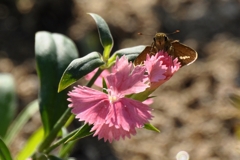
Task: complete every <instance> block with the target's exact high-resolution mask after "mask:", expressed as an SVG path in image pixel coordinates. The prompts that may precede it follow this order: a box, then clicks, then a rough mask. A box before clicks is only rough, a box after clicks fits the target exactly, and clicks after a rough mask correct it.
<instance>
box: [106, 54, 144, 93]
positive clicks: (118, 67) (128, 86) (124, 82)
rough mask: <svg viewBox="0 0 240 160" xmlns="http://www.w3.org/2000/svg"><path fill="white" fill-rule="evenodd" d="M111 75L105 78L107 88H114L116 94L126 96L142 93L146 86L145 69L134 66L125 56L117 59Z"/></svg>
mask: <svg viewBox="0 0 240 160" xmlns="http://www.w3.org/2000/svg"><path fill="white" fill-rule="evenodd" d="M113 68H114V69H113V71H114V72H113V73H112V74H111V75H109V76H108V77H107V81H108V84H109V87H110V86H112V87H114V90H116V91H117V92H119V93H121V94H123V95H128V94H132V93H139V92H142V91H144V90H145V89H146V88H147V87H148V85H147V84H146V80H147V79H146V75H144V73H145V68H144V67H143V66H136V67H135V68H134V66H133V64H132V63H131V62H130V63H128V60H127V58H126V57H125V56H122V57H121V58H120V59H117V61H116V64H115V66H114V67H113Z"/></svg>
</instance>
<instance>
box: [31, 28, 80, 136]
mask: <svg viewBox="0 0 240 160" xmlns="http://www.w3.org/2000/svg"><path fill="white" fill-rule="evenodd" d="M35 55H36V61H37V73H38V76H39V78H40V92H39V100H40V101H39V105H40V113H41V118H42V122H43V127H44V131H45V134H46V135H47V134H49V132H50V131H51V129H52V128H53V126H54V124H55V123H56V121H57V120H58V119H59V118H60V117H61V115H62V114H63V113H64V111H65V110H66V108H67V104H68V102H67V100H66V99H67V91H64V92H61V93H57V88H58V83H59V81H60V78H61V76H62V74H63V72H64V70H65V68H67V66H68V64H69V63H70V62H71V61H72V60H73V59H75V58H77V57H78V53H77V49H76V47H75V45H74V43H73V42H72V41H71V40H70V39H69V38H67V37H66V36H64V35H61V34H56V33H54V34H51V33H49V32H45V31H41V32H37V34H36V37H35Z"/></svg>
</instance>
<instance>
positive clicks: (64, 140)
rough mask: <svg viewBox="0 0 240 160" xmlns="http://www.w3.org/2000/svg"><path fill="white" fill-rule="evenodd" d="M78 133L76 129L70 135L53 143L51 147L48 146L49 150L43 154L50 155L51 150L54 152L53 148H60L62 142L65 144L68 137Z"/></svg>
mask: <svg viewBox="0 0 240 160" xmlns="http://www.w3.org/2000/svg"><path fill="white" fill-rule="evenodd" d="M77 132H78V128H77V129H75V130H74V131H72V132H71V133H69V134H68V135H67V136H66V137H64V138H62V139H59V140H58V141H57V142H56V143H54V144H53V145H52V146H50V147H49V148H47V149H46V150H45V151H44V153H46V154H48V153H50V152H51V151H52V150H54V149H55V148H57V147H58V146H60V145H61V144H63V143H64V142H66V141H67V140H68V139H69V138H70V137H72V136H73V135H75V134H76V133H77Z"/></svg>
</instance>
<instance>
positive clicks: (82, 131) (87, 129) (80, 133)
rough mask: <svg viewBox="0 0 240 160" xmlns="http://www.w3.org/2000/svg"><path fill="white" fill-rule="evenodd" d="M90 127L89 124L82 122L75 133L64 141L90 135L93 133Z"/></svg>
mask: <svg viewBox="0 0 240 160" xmlns="http://www.w3.org/2000/svg"><path fill="white" fill-rule="evenodd" d="M91 128H92V126H91V125H88V124H84V125H83V126H82V127H81V128H79V130H78V131H77V133H76V134H74V135H73V136H72V137H70V138H69V139H68V140H67V141H66V142H65V143H68V142H70V141H74V140H77V139H80V138H84V137H87V136H90V135H91V134H93V132H90V130H91Z"/></svg>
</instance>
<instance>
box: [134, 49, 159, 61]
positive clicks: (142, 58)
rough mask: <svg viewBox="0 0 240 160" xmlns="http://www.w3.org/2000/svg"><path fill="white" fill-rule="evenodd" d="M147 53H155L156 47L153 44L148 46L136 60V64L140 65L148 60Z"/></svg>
mask: <svg viewBox="0 0 240 160" xmlns="http://www.w3.org/2000/svg"><path fill="white" fill-rule="evenodd" d="M147 54H155V52H154V49H153V48H152V47H151V46H147V47H146V48H145V49H144V50H143V51H142V52H141V53H140V54H139V55H138V57H137V58H136V59H135V60H134V64H135V65H139V64H141V63H143V61H145V60H146V56H147Z"/></svg>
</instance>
